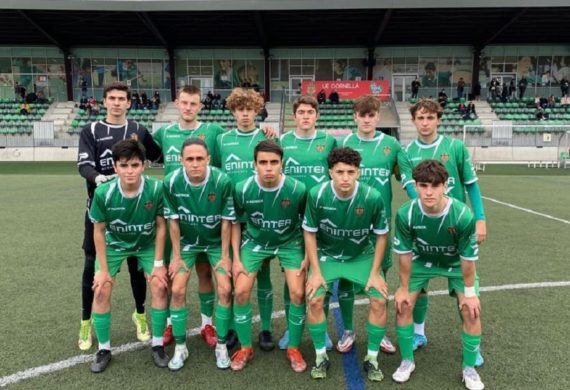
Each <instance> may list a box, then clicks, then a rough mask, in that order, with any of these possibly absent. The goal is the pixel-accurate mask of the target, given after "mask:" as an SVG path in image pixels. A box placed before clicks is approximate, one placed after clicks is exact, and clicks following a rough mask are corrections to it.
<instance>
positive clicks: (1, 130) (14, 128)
mask: <svg viewBox="0 0 570 390" xmlns="http://www.w3.org/2000/svg"><path fill="white" fill-rule="evenodd" d="M21 105H22V103H20V102H17V101H15V100H12V99H0V118H1V119H0V134H3V135H26V134H31V133H32V130H33V127H34V125H33V122H34V121H39V120H40V119H41V118H42V116H43V115H44V114H45V112H46V110H47V108H48V107H49V103H30V104H29V107H30V112H29V114H27V115H24V114H22V113H21V112H22V109H21Z"/></svg>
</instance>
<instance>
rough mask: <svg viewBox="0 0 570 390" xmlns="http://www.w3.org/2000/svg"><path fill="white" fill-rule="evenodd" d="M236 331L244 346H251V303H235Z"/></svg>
mask: <svg viewBox="0 0 570 390" xmlns="http://www.w3.org/2000/svg"><path fill="white" fill-rule="evenodd" d="M234 319H235V324H236V331H237V334H238V338H239V341H240V343H241V346H242V347H251V346H252V342H251V303H246V304H245V305H237V304H235V305H234Z"/></svg>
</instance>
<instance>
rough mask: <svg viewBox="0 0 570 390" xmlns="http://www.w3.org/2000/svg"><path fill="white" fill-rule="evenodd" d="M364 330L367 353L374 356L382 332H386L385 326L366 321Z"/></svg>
mask: <svg viewBox="0 0 570 390" xmlns="http://www.w3.org/2000/svg"><path fill="white" fill-rule="evenodd" d="M366 331H367V332H368V354H369V355H371V356H375V357H376V356H378V351H379V350H380V343H381V342H382V339H383V338H384V334H386V327H385V326H379V325H374V324H373V323H371V322H370V321H368V323H367V324H366ZM371 352H372V353H371Z"/></svg>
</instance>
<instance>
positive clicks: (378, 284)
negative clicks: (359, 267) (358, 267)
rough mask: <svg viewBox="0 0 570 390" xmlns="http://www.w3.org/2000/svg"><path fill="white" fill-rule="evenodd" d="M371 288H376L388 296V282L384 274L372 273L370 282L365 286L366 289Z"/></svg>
mask: <svg viewBox="0 0 570 390" xmlns="http://www.w3.org/2000/svg"><path fill="white" fill-rule="evenodd" d="M371 288H375V289H376V290H377V291H378V292H379V293H380V294H382V295H384V296H385V297H386V298H388V284H387V283H386V281H385V280H384V278H383V277H382V276H380V275H378V274H371V275H370V277H369V278H368V282H367V283H366V286H365V287H364V291H369V290H370V289H371Z"/></svg>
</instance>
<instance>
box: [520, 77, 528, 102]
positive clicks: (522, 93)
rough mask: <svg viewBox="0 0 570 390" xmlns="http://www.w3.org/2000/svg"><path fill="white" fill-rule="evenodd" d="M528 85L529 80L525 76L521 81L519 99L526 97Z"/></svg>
mask: <svg viewBox="0 0 570 390" xmlns="http://www.w3.org/2000/svg"><path fill="white" fill-rule="evenodd" d="M527 85H528V81H527V80H526V77H524V76H523V78H522V79H520V81H519V99H522V98H524V92H525V91H526V87H527Z"/></svg>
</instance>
